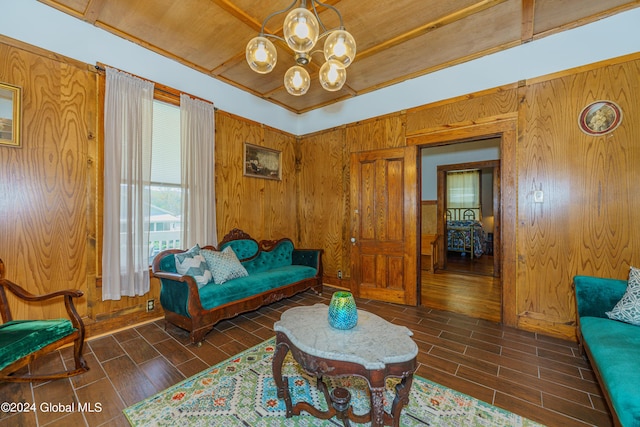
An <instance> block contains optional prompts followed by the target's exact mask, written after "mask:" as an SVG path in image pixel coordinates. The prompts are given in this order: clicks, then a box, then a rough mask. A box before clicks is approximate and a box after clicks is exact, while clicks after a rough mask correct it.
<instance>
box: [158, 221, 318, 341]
mask: <svg viewBox="0 0 640 427" xmlns="http://www.w3.org/2000/svg"><path fill="white" fill-rule="evenodd" d="M239 239H250V240H253V241H255V242H256V243H257V244H258V248H259V250H258V254H256V256H255V257H257V256H258V255H259V254H260V252H263V251H266V252H268V251H270V250H272V249H273V248H275V247H276V246H277V244H278V243H279V242H281V241H283V240H290V239H288V238H283V239H279V240H262V241H260V242H257V241H256V240H255V239H253V238H252V237H251V236H250V235H248V234H247V233H245V232H244V231H242V230H240V229H233V230H232V231H230V232H229V233H228V234H227V235H226V236H225V237H224V238H223V239H222V241H220V242H219V244H218V247H221V246H222V245H224V244H225V243H227V242H230V241H232V240H239ZM202 249H212V250H216V248H215V247H213V246H203V247H202ZM295 251H297V252H303V251H314V252H317V253H318V259H317V265H318V268H317V274H316V276H314V277H312V278H309V279H305V280H301V281H298V282H294V283H291V284H289V285H286V286H282V287H279V288H275V289H271V290H269V291H267V292H263V293H259V294H255V295H252V296H250V297H247V298H243V299H240V300H237V301H232V302H229V303H227V304H223V305H220V306H216V307H214V308H212V309H209V310H207V309H204V308H203V307H202V303H201V301H200V296H199V291H198V285H197V284H196V281H195V279H194V278H193V277H191V276H188V275H181V274H178V273H170V272H167V271H162V270H161V267H160V263H161V259H162V257H163V256H166V255H170V254H176V253H181V252H184V250H182V249H167V250H165V251H162V252H161V253H159V254H158V255H156V257H155V258H154V260H153V264H152V272H153V275H154V276H155V277H157V278H159V279H161V280H162V279H169V281H168V282H166V283H167V285H168V286H175V285H179V284H182V285H183V286H187V287H188V288H189V301H188V307H187V309H188V312H189V315H190V317H189V316H183V315H181V314H178V313H174V312H171V311H169V310H166V309H164V307H163V309H164V317H165V320H166V321H167V322H169V323H172V324H174V325H176V326H178V327H180V328H182V329H185V330H187V331H189V332H190V335H189V336H190V340H191V343H193V344H196V345H198V346H201V345H202V341H203V340H204V337H205V335H207V334H208V333H209V332H210V331H211V330H212V329H213V328H214V327H215V325H216V324H217V323H218V322H219V321H221V320H224V319H230V318H232V317H236V316H237V315H239V314H241V313H246V312H249V311H253V310H257V309H258V308H260V307H262V306H265V305H268V304H271V303H274V302H276V301H280V300H282V299H284V298H289V297H292V296H294V295H295V294H297V293H300V292H303V291H306V290H307V289H313V290H314V292H315V293H316V294H319V295H320V294H322V253H323V250H322V249H313V250H310V249H297V248H296V249H295ZM255 257H252V258H249V259H253V258H255ZM249 259H241V260H240V261H241V262H242V261H247V260H249ZM175 282H180V283H179V284H178V283H175ZM164 283H165V282H163V286H165V284H164Z"/></svg>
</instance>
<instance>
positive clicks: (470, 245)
mask: <svg viewBox="0 0 640 427" xmlns="http://www.w3.org/2000/svg"><path fill="white" fill-rule="evenodd" d="M479 219H480V208H448V209H447V250H448V251H451V252H460V253H462V254H469V256H470V257H471V259H473V258H479V257H480V256H482V254H483V253H484V248H485V240H486V236H485V232H484V229H483V228H482V222H481V221H480V220H479Z"/></svg>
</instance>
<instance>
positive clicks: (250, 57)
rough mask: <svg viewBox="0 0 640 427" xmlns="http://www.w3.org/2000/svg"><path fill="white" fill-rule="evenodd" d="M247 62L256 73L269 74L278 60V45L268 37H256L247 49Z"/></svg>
mask: <svg viewBox="0 0 640 427" xmlns="http://www.w3.org/2000/svg"><path fill="white" fill-rule="evenodd" d="M245 54H246V58H247V63H248V64H249V67H251V69H252V70H253V71H255V72H256V73H260V74H267V73H269V72H271V70H273V68H274V67H275V66H276V62H277V61H278V54H277V52H276V47H275V46H274V45H273V43H272V42H271V40H269V39H268V38H266V37H262V36H258V37H254V38H253V39H251V40H250V41H249V43H247V48H246V49H245Z"/></svg>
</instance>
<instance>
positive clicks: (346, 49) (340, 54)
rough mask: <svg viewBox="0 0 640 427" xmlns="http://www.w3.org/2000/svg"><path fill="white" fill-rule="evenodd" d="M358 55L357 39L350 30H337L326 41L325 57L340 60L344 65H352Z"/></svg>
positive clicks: (328, 59)
mask: <svg viewBox="0 0 640 427" xmlns="http://www.w3.org/2000/svg"><path fill="white" fill-rule="evenodd" d="M355 57H356V41H355V39H354V38H353V36H352V35H351V34H349V32H348V31H345V30H335V31H332V32H331V34H329V36H328V37H327V40H325V42H324V58H325V59H326V60H327V61H330V60H332V59H334V60H336V61H338V62H340V63H341V64H342V66H343V67H348V66H349V65H351V63H352V62H353V60H354V59H355Z"/></svg>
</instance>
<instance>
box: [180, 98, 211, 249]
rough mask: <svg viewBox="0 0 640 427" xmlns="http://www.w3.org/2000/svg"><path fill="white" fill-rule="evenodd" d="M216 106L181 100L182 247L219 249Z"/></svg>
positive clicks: (190, 99)
mask: <svg viewBox="0 0 640 427" xmlns="http://www.w3.org/2000/svg"><path fill="white" fill-rule="evenodd" d="M215 130H216V129H215V116H214V107H213V104H211V103H208V102H204V101H201V100H197V99H192V98H191V97H189V96H188V95H185V94H182V95H181V96H180V147H181V148H180V153H181V157H182V240H181V241H182V246H183V247H184V248H190V247H192V246H193V245H195V244H196V243H199V244H201V245H217V244H218V233H217V231H216V203H215V200H216V194H215V161H214V152H215V150H214V149H215Z"/></svg>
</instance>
